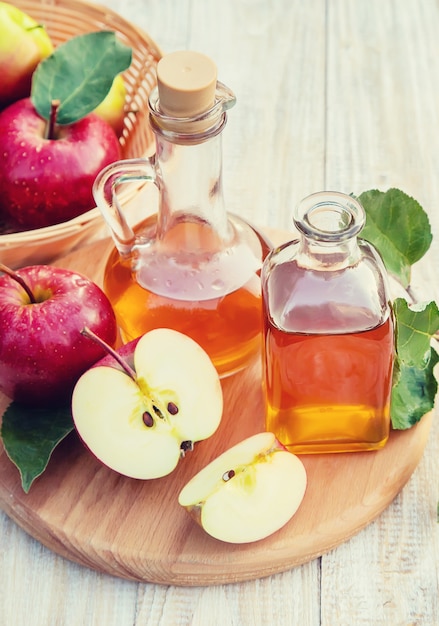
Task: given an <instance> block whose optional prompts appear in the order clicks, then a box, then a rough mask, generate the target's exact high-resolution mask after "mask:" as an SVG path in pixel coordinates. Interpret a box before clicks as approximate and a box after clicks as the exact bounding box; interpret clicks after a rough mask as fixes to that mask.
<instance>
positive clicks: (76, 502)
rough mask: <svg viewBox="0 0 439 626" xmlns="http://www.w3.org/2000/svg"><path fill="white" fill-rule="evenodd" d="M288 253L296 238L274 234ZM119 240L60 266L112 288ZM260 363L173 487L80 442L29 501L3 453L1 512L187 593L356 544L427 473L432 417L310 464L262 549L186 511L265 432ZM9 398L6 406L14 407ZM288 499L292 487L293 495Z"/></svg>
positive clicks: (237, 385) (245, 375) (102, 561)
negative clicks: (211, 477) (109, 274)
mask: <svg viewBox="0 0 439 626" xmlns="http://www.w3.org/2000/svg"><path fill="white" fill-rule="evenodd" d="M269 234H270V236H271V238H272V239H275V240H276V241H277V242H279V241H280V240H282V239H285V238H286V237H287V235H286V234H284V235H283V236H282V234H281V233H276V232H271V233H269ZM110 248H111V243H109V242H108V240H104V241H100V242H97V243H96V244H93V245H90V246H88V247H86V248H85V249H82V250H81V251H79V252H76V253H73V254H71V255H69V256H68V257H66V258H65V259H62V260H60V261H59V262H57V265H62V266H63V267H66V268H70V269H74V270H77V271H80V272H83V273H85V274H86V275H88V276H89V278H92V279H93V280H95V281H96V282H98V283H101V281H102V271H103V267H104V264H105V259H106V256H107V254H108V251H109V249H110ZM261 369H262V368H261V359H260V358H256V359H255V360H254V362H253V363H252V364H251V365H250V366H249V367H248V368H246V369H245V370H244V371H243V372H240V373H238V374H236V375H235V376H232V377H230V378H227V379H225V380H223V381H222V385H223V393H224V414H223V419H222V421H221V425H220V427H219V429H218V430H217V432H216V433H215V434H214V435H213V436H212V437H211V438H209V439H208V440H206V441H203V442H200V443H197V444H196V446H195V450H194V451H193V452H192V453H190V454H187V455H186V457H185V458H184V459H183V460H182V461H181V462H180V464H179V466H178V467H177V469H176V470H175V471H174V472H173V473H172V474H170V475H169V476H167V477H164V478H161V479H157V480H151V481H140V480H133V479H129V478H126V477H123V476H120V475H119V474H117V473H115V472H113V471H111V470H110V469H108V468H106V467H105V466H103V465H102V464H101V463H100V462H99V461H97V460H96V459H95V458H94V457H93V456H92V455H91V454H90V453H89V452H88V451H87V450H86V449H85V448H84V446H83V445H82V443H81V442H80V441H79V440H78V438H77V436H76V433H73V434H72V435H70V436H69V437H68V439H67V440H65V441H64V442H62V444H61V445H60V446H59V447H58V448H57V449H56V451H55V454H54V455H53V457H52V459H51V460H50V463H49V466H48V468H47V470H46V471H45V473H44V474H43V475H42V476H41V477H40V478H38V479H37V480H36V482H35V483H34V485H33V486H32V487H31V490H30V492H29V494H25V493H24V492H23V490H22V489H21V484H20V478H19V474H18V471H17V469H16V468H15V467H14V465H13V464H12V463H11V462H10V460H9V459H8V458H7V456H6V454H5V452H4V450H1V453H0V506H1V507H2V508H3V509H4V510H5V512H6V513H7V514H8V515H9V516H10V517H11V518H12V519H14V520H15V521H16V522H17V524H19V525H20V526H21V527H22V528H24V529H25V530H26V531H27V532H28V533H29V534H30V535H32V536H33V537H35V538H36V539H38V540H39V541H40V542H41V543H43V544H44V545H46V546H47V547H49V548H50V549H51V550H53V551H55V552H57V553H58V554H60V555H62V556H64V557H66V558H68V559H70V560H73V561H76V562H77V563H80V564H82V565H85V566H88V567H91V568H93V569H95V570H98V571H101V572H105V573H107V574H112V575H115V576H119V577H122V578H127V579H132V580H138V581H143V582H146V581H148V582H155V583H162V584H174V585H182V586H198V585H213V584H219V583H231V582H240V581H245V580H251V579H255V578H260V577H265V576H268V575H271V574H274V573H277V572H281V571H285V570H287V569H290V568H292V567H294V566H297V565H300V564H302V563H305V562H307V561H310V560H312V559H314V558H316V557H317V556H320V555H322V554H323V553H325V552H327V551H329V550H331V549H332V548H334V547H335V546H337V545H339V544H340V543H342V542H344V541H346V540H347V539H348V538H350V537H351V536H352V535H354V534H356V533H357V532H358V531H360V530H361V529H362V528H364V527H365V526H366V525H367V524H369V523H370V522H371V521H372V520H373V519H375V518H376V516H377V515H379V514H380V513H381V512H382V511H383V510H384V509H385V508H386V507H387V506H388V504H389V503H390V502H391V501H392V500H393V499H394V498H395V496H396V495H397V494H398V493H399V491H400V490H401V488H402V487H403V486H404V485H405V484H406V482H407V480H408V479H409V477H410V476H411V474H412V472H413V471H414V469H415V467H416V466H417V464H418V462H419V460H420V458H421V456H422V453H423V450H424V447H425V444H426V442H427V437H428V433H429V428H430V421H431V420H430V416H427V417H425V418H424V419H423V420H422V421H421V423H420V424H419V425H418V426H417V427H415V428H413V429H410V430H408V431H404V432H392V434H391V437H390V440H389V442H388V444H387V445H386V446H385V448H384V449H383V450H380V451H378V452H361V453H358V452H357V453H351V454H332V455H311V456H307V455H303V456H302V457H301V458H302V460H303V462H304V464H305V468H306V470H307V475H308V487H307V491H306V494H305V498H304V500H303V502H302V505H301V507H300V508H299V511H298V513H297V514H296V515H295V516H294V518H293V519H292V520H291V521H290V522H289V523H288V524H287V525H286V526H285V527H284V528H283V529H281V530H280V531H278V532H277V533H275V534H273V535H271V536H270V537H268V538H266V539H264V540H262V541H259V542H255V543H251V544H243V545H231V544H227V543H224V542H221V541H218V540H215V539H213V538H211V537H210V536H208V535H207V534H206V533H205V532H204V531H203V530H202V529H201V528H199V527H198V525H196V524H195V523H194V522H193V520H192V519H191V518H190V517H189V515H188V514H187V513H186V511H185V510H184V509H182V508H181V507H180V506H179V505H178V503H177V497H178V493H179V491H180V490H181V488H182V487H183V485H184V484H185V483H186V482H187V481H188V480H189V479H190V478H191V477H192V476H193V475H194V474H195V473H196V472H197V471H199V470H200V469H201V468H202V467H204V466H205V465H206V464H207V463H208V462H209V461H211V460H212V459H213V458H215V457H216V456H218V455H219V454H220V453H221V452H223V451H224V450H226V449H227V448H229V447H230V446H231V445H234V444H235V443H238V442H239V441H241V440H242V439H244V438H246V437H248V436H250V435H252V434H254V433H257V432H260V431H262V430H264V402H263V396H262V389H261V380H262V378H261ZM5 400H6V399H5V398H4V397H3V398H0V409H1V408H2V407H1V402H2V401H3V406H4V403H5ZM285 490H286V496H287V493H288V491H287V490H288V485H285Z"/></svg>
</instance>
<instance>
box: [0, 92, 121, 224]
mask: <svg viewBox="0 0 439 626" xmlns="http://www.w3.org/2000/svg"><path fill="white" fill-rule="evenodd" d="M47 127H48V122H47V121H46V120H44V119H43V118H41V117H40V116H39V115H38V113H37V112H36V110H35V108H34V106H33V104H32V101H31V99H30V98H24V99H22V100H19V101H18V102H15V103H14V104H12V105H10V106H9V107H7V108H6V109H4V110H3V111H2V112H1V113H0V146H1V159H0V189H1V194H0V213H3V214H4V216H6V217H7V218H9V219H10V220H11V221H12V223H14V224H16V225H17V230H29V229H34V228H43V227H45V226H51V225H53V224H59V223H62V222H65V221H67V220H70V219H73V218H74V217H76V216H78V215H81V214H82V213H84V212H86V211H88V210H89V209H92V208H93V207H94V206H95V203H94V200H93V195H92V185H93V182H94V180H95V178H96V175H97V174H98V172H99V171H100V170H101V169H102V168H103V167H105V166H106V165H108V164H109V163H111V162H113V161H116V160H117V159H119V158H120V155H121V153H120V144H119V141H118V138H117V136H116V133H115V132H114V130H113V129H112V128H111V126H110V125H109V124H108V123H107V122H106V121H104V120H103V119H102V118H100V117H99V116H98V115H96V114H94V113H91V114H89V115H87V116H86V117H84V118H82V119H80V120H79V121H77V122H74V123H73V124H70V125H66V126H60V125H58V126H56V127H55V128H56V130H55V131H54V134H53V138H50V139H48V138H47V136H46V134H47Z"/></svg>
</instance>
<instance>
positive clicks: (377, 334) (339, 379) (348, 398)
mask: <svg viewBox="0 0 439 626" xmlns="http://www.w3.org/2000/svg"><path fill="white" fill-rule="evenodd" d="M265 323H266V329H265V331H266V339H265V350H266V354H267V359H268V363H269V371H270V377H269V378H268V379H267V381H266V394H267V429H268V430H272V431H274V432H275V433H276V434H277V436H278V437H279V439H280V440H281V441H282V443H283V444H284V445H285V446H286V447H288V449H290V450H291V451H292V452H295V453H300V452H307V453H313V452H314V453H319V452H340V451H344V452H349V451H355V450H376V449H379V448H382V447H383V446H384V445H385V443H386V441H387V439H388V437H389V411H390V397H389V396H390V393H389V391H388V390H389V389H390V384H389V380H390V378H391V376H392V358H391V355H392V341H393V339H392V337H393V324H392V319H391V318H390V317H389V318H388V319H387V321H386V322H385V323H384V324H381V325H380V326H377V327H376V328H373V329H372V330H367V331H362V332H358V333H348V334H335V335H324V334H322V335H318V334H313V335H310V334H304V333H288V332H285V331H281V330H279V329H277V328H275V327H274V326H273V325H272V324H271V323H270V322H268V321H267V320H266V322H265Z"/></svg>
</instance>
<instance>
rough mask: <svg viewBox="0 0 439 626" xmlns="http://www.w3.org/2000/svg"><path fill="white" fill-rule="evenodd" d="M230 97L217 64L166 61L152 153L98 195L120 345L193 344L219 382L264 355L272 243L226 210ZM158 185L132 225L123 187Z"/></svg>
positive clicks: (183, 57) (173, 56) (115, 169)
mask: <svg viewBox="0 0 439 626" xmlns="http://www.w3.org/2000/svg"><path fill="white" fill-rule="evenodd" d="M234 104H235V96H234V94H233V93H232V91H231V90H230V89H229V88H228V87H226V86H225V85H224V84H222V83H221V82H219V81H218V80H217V70H216V66H215V64H214V63H213V62H212V60H211V59H210V58H208V57H206V56H205V55H203V54H200V53H198V52H193V51H178V52H174V53H170V54H168V55H165V56H164V57H163V58H162V59H161V60H160V61H159V63H158V65H157V88H155V89H154V90H153V92H152V93H151V96H150V98H149V109H150V110H149V114H150V123H151V127H152V130H153V132H154V136H155V153H154V155H153V156H152V157H145V158H138V159H130V160H125V161H123V160H122V161H118V162H116V163H113V164H111V165H110V166H108V167H107V168H105V169H104V170H103V171H102V172H101V173H100V174H99V175H98V177H97V179H96V181H95V185H94V196H95V200H96V203H97V206H98V207H99V208H100V210H101V212H102V214H103V216H104V218H105V220H106V222H107V224H108V225H109V227H110V230H111V234H112V237H113V240H114V244H115V246H114V249H113V250H112V252H111V253H110V256H109V259H108V261H107V263H106V266H105V270H104V290H105V292H106V294H107V295H108V297H109V299H110V301H111V303H112V305H113V307H114V310H115V313H116V317H117V320H118V324H119V328H120V332H121V337H122V340H123V341H124V342H127V341H130V340H133V339H135V338H136V337H138V336H140V335H142V334H144V333H145V332H147V331H149V330H152V329H153V328H157V327H168V328H173V329H175V330H179V331H180V332H183V333H185V334H187V335H189V336H190V337H192V338H193V339H194V340H195V341H197V342H198V343H199V344H200V345H201V347H202V348H204V349H205V350H206V352H207V353H208V354H209V356H210V357H211V359H212V361H213V363H214V365H215V366H216V368H217V370H218V372H219V374H220V375H221V376H227V375H229V374H232V373H234V372H236V371H239V370H240V369H242V368H244V367H246V365H247V364H248V363H249V362H250V361H251V360H252V359H253V357H255V356H256V355H257V354H258V353H259V351H260V345H261V332H262V322H261V320H262V317H261V315H262V302H261V301H262V298H261V287H260V270H261V266H262V263H263V260H264V258H265V256H266V255H267V253H268V252H269V250H270V248H271V245H270V243H269V241H268V239H267V238H266V237H265V236H264V234H263V233H261V232H260V231H259V230H257V229H256V228H255V227H253V226H252V225H250V224H249V223H248V222H247V221H246V220H244V219H242V218H240V217H238V216H237V215H233V214H231V213H229V212H228V211H227V210H226V208H225V202H224V194H223V185H222V143H221V142H222V131H223V130H224V127H225V125H226V121H227V110H228V109H230V108H231V107H232V106H233V105H234ZM136 181H137V182H138V181H147V182H152V183H153V184H154V185H156V187H157V189H158V198H159V202H158V209H157V212H156V213H155V214H154V215H151V216H149V217H148V218H147V219H145V220H144V221H143V222H141V224H139V225H138V226H136V227H135V228H133V227H131V226H130V225H129V223H128V220H127V218H126V216H125V215H124V210H123V207H122V206H121V203H120V201H119V199H118V189H119V187H120V186H121V185H125V184H126V183H133V182H136Z"/></svg>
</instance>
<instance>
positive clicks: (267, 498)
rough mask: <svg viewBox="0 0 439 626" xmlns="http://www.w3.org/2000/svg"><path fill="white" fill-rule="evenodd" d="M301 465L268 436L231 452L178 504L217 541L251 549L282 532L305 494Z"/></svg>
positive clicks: (191, 486) (189, 485)
mask: <svg viewBox="0 0 439 626" xmlns="http://www.w3.org/2000/svg"><path fill="white" fill-rule="evenodd" d="M306 483H307V477H306V471H305V467H304V465H303V463H302V461H301V460H300V459H299V458H298V457H297V456H295V455H294V454H292V453H291V452H288V451H287V450H286V449H285V447H284V446H283V445H282V444H281V443H280V442H279V441H278V440H277V439H276V437H275V435H274V434H273V433H270V432H261V433H258V434H256V435H253V436H252V437H249V438H247V439H244V441H241V442H240V443H238V444H237V445H235V446H233V447H232V448H230V449H229V450H227V451H226V452H223V454H221V455H220V456H219V457H217V458H216V459H214V460H213V461H212V462H211V463H209V465H207V466H206V467H205V468H203V469H202V470H201V471H200V472H198V474H196V475H195V476H194V477H193V478H192V479H191V480H190V481H189V482H188V483H187V484H186V485H185V486H184V487H183V489H182V490H181V492H180V494H179V497H178V502H179V504H181V506H183V507H185V508H186V509H187V510H188V511H189V513H190V514H191V515H192V516H193V517H194V518H195V520H196V521H197V522H198V523H199V524H200V525H201V526H202V528H204V530H205V531H206V532H207V533H208V534H209V535H211V536H212V537H215V538H216V539H220V540H221V541H226V542H229V543H249V542H252V541H258V540H260V539H263V538H265V537H268V536H269V535H271V534H272V533H274V532H276V531H277V530H279V529H280V528H282V526H284V525H285V524H286V523H287V522H288V521H289V520H290V519H291V518H292V517H293V515H294V514H295V512H296V511H297V509H298V508H299V506H300V504H301V502H302V499H303V496H304V494H305V490H306Z"/></svg>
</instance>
